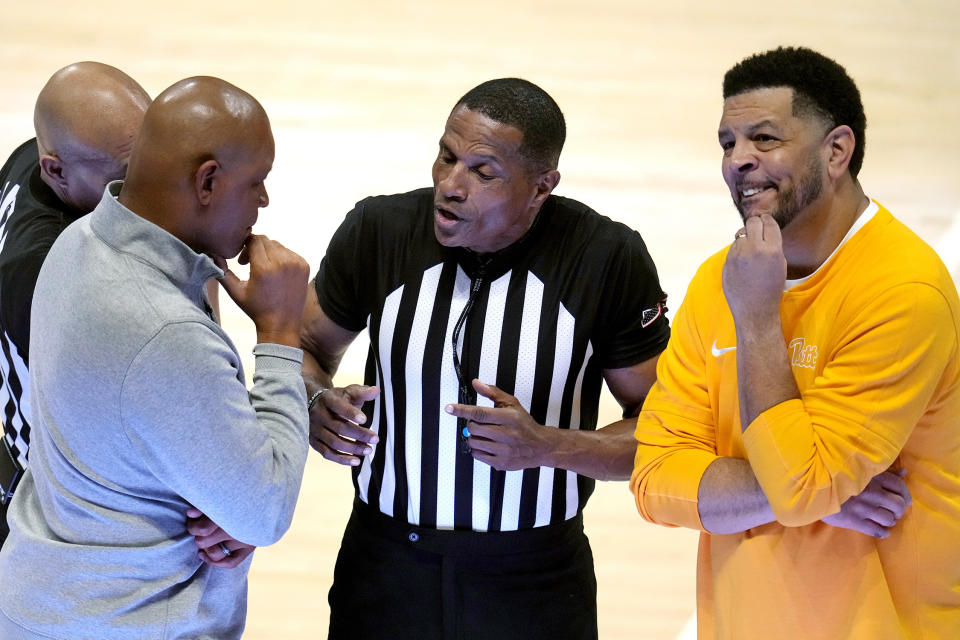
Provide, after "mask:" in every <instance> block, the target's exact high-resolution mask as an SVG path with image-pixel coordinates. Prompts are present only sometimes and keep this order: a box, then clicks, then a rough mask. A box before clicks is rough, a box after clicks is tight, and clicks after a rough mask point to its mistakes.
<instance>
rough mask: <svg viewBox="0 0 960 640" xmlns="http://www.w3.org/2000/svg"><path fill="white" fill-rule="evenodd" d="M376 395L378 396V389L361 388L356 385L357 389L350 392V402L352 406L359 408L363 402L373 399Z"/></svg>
mask: <svg viewBox="0 0 960 640" xmlns="http://www.w3.org/2000/svg"><path fill="white" fill-rule="evenodd" d="M378 395H380V387H363V386H359V385H358V388H356V389H352V390H351V391H350V400H351V402H352V403H353V404H354V406H357V407H359V406H360V405H362V404H363V403H364V402H368V401H370V400H373V399H375V398H376V397H377V396H378Z"/></svg>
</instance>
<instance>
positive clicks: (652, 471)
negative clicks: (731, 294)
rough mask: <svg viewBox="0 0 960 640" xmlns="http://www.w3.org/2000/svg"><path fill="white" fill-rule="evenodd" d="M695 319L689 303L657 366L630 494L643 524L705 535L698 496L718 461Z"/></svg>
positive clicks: (680, 313) (639, 436)
mask: <svg viewBox="0 0 960 640" xmlns="http://www.w3.org/2000/svg"><path fill="white" fill-rule="evenodd" d="M695 282H696V281H695ZM694 287H695V283H691V290H692V289H693V288H694ZM687 299H688V300H689V299H691V296H690V295H689V294H688V296H687ZM693 316H694V312H693V309H692V308H691V305H690V304H688V303H686V302H685V303H684V304H683V305H682V306H681V307H680V310H679V311H678V312H677V314H676V317H675V318H674V321H673V330H672V332H671V335H670V341H669V343H668V344H667V348H666V350H665V351H664V352H663V354H662V355H661V356H660V360H659V362H658V363H657V381H656V383H654V385H653V388H652V389H651V390H650V394H649V395H648V396H647V399H646V401H645V402H644V405H643V411H641V413H640V416H639V418H638V419H637V428H636V432H635V436H636V439H637V454H636V458H635V461H634V470H633V474H632V477H631V479H630V489H631V491H632V492H633V495H634V498H635V500H636V504H637V509H638V510H639V512H640V515H641V516H643V518H644V519H646V520H648V521H650V522H654V523H656V524H663V525H672V526H682V527H689V528H692V529H701V530H702V529H703V525H702V524H701V522H700V513H699V510H698V507H697V493H698V490H699V487H700V480H701V478H702V477H703V473H704V471H706V469H707V467H708V466H709V465H710V463H711V462H713V461H714V460H715V459H716V458H717V457H718V456H717V453H716V451H717V447H716V438H717V435H716V426H715V419H714V414H713V411H712V408H711V405H710V396H709V393H708V391H707V385H706V381H707V380H706V375H707V374H706V359H705V354H704V352H703V348H702V346H701V341H700V339H699V337H698V335H697V327H696V323H695V322H694V319H693Z"/></svg>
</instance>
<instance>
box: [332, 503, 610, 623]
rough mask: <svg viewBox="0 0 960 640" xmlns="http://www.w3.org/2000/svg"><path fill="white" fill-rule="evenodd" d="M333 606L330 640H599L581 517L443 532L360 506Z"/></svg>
mask: <svg viewBox="0 0 960 640" xmlns="http://www.w3.org/2000/svg"><path fill="white" fill-rule="evenodd" d="M329 601H330V635H329V640H379V639H383V640H405V639H410V640H432V639H436V640H488V639H489V640H514V639H516V640H521V639H522V640H595V639H596V638H597V580H596V577H595V576H594V573H593V553H592V552H591V551H590V544H589V542H588V541H587V536H586V535H585V534H584V532H583V518H582V516H579V515H578V516H577V517H575V518H573V519H571V520H568V521H566V522H563V523H560V524H556V525H549V526H546V527H538V528H536V529H529V530H524V531H510V532H489V533H474V532H470V531H438V530H436V529H423V528H420V527H416V526H412V525H408V524H405V523H403V522H401V521H399V520H396V519H394V518H391V517H389V516H386V515H384V514H382V513H380V511H379V510H377V509H375V508H373V507H370V506H368V505H366V504H364V503H363V502H361V501H360V500H355V501H354V507H353V513H352V514H351V516H350V520H349V522H348V523H347V528H346V531H345V532H344V534H343V543H342V545H341V547H340V554H339V556H338V557H337V565H336V568H335V570H334V578H333V587H332V588H331V589H330V596H329Z"/></svg>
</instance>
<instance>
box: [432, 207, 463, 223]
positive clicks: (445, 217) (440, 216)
mask: <svg viewBox="0 0 960 640" xmlns="http://www.w3.org/2000/svg"><path fill="white" fill-rule="evenodd" d="M434 210H435V211H436V214H435V218H436V219H437V220H438V221H440V222H446V223H454V222H459V221H460V219H461V218H460V216H458V215H457V214H455V213H454V212H453V211H450V210H449V209H445V208H443V207H441V206H440V205H435V206H434Z"/></svg>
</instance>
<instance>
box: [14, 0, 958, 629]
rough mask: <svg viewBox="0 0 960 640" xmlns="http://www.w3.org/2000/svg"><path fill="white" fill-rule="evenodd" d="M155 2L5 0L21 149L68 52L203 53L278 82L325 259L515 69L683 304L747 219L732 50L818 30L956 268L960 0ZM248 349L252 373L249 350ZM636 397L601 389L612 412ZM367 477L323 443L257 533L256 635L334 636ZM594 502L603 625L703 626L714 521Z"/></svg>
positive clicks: (175, 64)
mask: <svg viewBox="0 0 960 640" xmlns="http://www.w3.org/2000/svg"><path fill="white" fill-rule="evenodd" d="M144 4H145V5H146V6H144V5H141V4H140V3H126V4H125V3H121V2H118V1H114V0H92V1H91V2H86V3H76V2H66V1H63V0H47V1H46V2H44V3H42V4H40V5H32V4H30V3H24V2H17V3H15V2H12V0H4V2H3V5H4V6H3V8H2V15H3V27H2V29H0V69H2V74H3V75H2V78H0V83H2V88H0V154H2V155H3V157H4V158H5V157H6V155H8V154H9V152H10V151H12V150H13V149H14V147H15V146H16V145H18V144H19V143H20V142H22V141H24V140H26V139H27V138H30V137H32V135H33V133H32V128H33V125H32V113H33V103H34V100H35V98H36V95H37V93H38V92H39V90H40V88H41V87H42V86H43V84H44V83H45V82H46V80H47V78H48V77H49V76H50V75H51V74H52V73H53V72H54V71H56V70H57V69H59V68H60V67H62V66H64V65H66V64H69V63H71V62H75V61H78V60H98V61H101V62H106V63H108V64H112V65H114V66H117V67H119V68H121V69H123V70H124V71H126V72H127V73H129V74H130V75H131V76H133V77H134V78H135V79H137V80H138V81H139V82H140V83H141V84H142V85H143V86H144V87H145V88H146V89H147V91H148V92H149V93H150V94H151V95H156V94H157V93H159V92H160V91H161V90H163V89H164V88H166V87H167V86H169V85H170V84H172V83H173V82H175V81H177V80H179V79H181V78H184V77H187V76H192V75H214V76H219V77H222V78H224V79H226V80H228V81H230V82H232V83H234V84H236V85H238V86H240V87H242V88H243V89H245V90H247V91H249V92H250V93H252V94H253V95H254V96H256V97H257V98H258V99H259V100H260V101H261V102H262V103H263V105H264V107H265V108H266V109H267V112H268V113H269V115H270V118H271V121H272V124H273V130H274V135H275V137H276V162H275V164H274V169H273V172H272V174H271V176H270V178H269V179H268V181H267V188H268V191H269V193H270V206H269V207H268V208H267V209H264V210H263V211H261V214H260V222H259V223H258V224H257V227H256V230H257V232H259V233H265V234H267V235H269V236H271V237H273V238H275V239H278V240H280V241H281V242H283V243H284V244H286V245H287V246H288V247H290V248H292V249H294V250H295V251H297V252H299V253H300V254H301V255H303V256H304V257H305V258H306V259H307V260H308V261H309V262H310V265H311V270H312V271H316V268H317V266H318V265H319V263H320V259H321V258H322V257H323V254H324V250H325V248H326V245H327V242H328V240H329V238H330V236H331V234H332V233H333V231H334V230H335V229H336V227H337V225H338V224H339V223H340V221H341V220H342V218H343V216H344V214H345V213H346V212H347V211H348V210H350V208H351V207H352V206H353V204H354V203H355V202H356V201H357V200H360V199H361V198H363V197H365V196H367V195H373V194H382V193H394V192H400V191H407V190H410V189H413V188H416V187H420V186H426V185H428V184H429V182H430V165H431V163H432V161H433V158H434V156H435V154H436V146H437V141H438V140H439V137H440V135H441V133H442V131H443V125H444V122H445V119H446V117H447V114H448V113H449V111H450V108H451V107H452V106H453V104H454V102H455V101H456V100H457V99H458V98H459V97H460V96H461V95H462V94H463V93H465V92H466V91H467V90H468V89H470V88H471V87H473V86H474V85H476V84H478V83H480V82H482V81H484V80H487V79H490V78H495V77H503V76H520V77H524V78H527V79H529V80H531V81H533V82H536V83H537V84H539V85H540V86H542V87H543V88H544V89H546V90H547V91H548V92H549V93H550V94H551V95H553V97H554V98H555V99H556V100H557V102H558V103H559V105H560V107H561V109H563V111H564V114H565V116H566V118H567V127H568V134H567V144H566V148H565V150H564V152H563V156H562V157H561V160H560V172H561V174H562V176H563V178H562V180H561V182H560V185H559V187H558V189H557V193H559V194H561V195H566V196H569V197H573V198H576V199H578V200H581V201H583V202H585V203H587V204H589V205H590V206H592V207H593V208H595V209H596V210H597V211H599V212H601V213H603V214H605V215H607V216H610V217H612V218H614V219H617V220H620V221H622V222H625V223H626V224H629V225H631V226H633V227H634V228H636V229H638V230H639V231H640V233H641V234H642V235H643V237H644V239H645V241H646V243H647V245H648V248H649V250H650V253H651V255H652V256H653V258H654V260H655V262H656V264H657V267H658V269H659V273H660V279H661V283H662V285H663V287H664V289H665V290H666V291H667V292H668V293H669V295H670V307H671V308H672V309H674V310H675V309H676V308H677V307H678V306H679V304H680V302H681V301H682V299H683V295H684V292H685V289H686V284H687V282H688V281H689V280H690V278H691V277H692V275H693V273H694V271H695V270H696V268H697V266H698V265H699V263H700V262H701V261H702V260H703V259H705V258H706V257H707V256H708V255H710V254H711V253H713V252H714V251H716V250H718V249H719V248H720V247H722V246H723V245H724V244H726V243H727V242H729V241H730V239H731V238H732V236H733V232H734V231H735V230H736V229H737V228H738V227H739V222H738V220H739V218H738V217H737V214H736V212H735V210H734V208H733V206H732V204H731V202H730V198H729V195H728V193H727V190H726V187H725V186H724V184H723V182H722V180H721V177H720V155H721V154H720V149H719V146H718V144H717V134H716V129H717V123H718V121H719V117H720V110H721V106H722V99H721V95H720V83H721V79H722V76H723V73H724V71H725V70H726V69H727V68H729V67H730V66H732V65H733V64H734V63H736V62H737V61H738V60H740V59H741V58H743V57H745V56H748V55H750V54H752V53H756V52H759V51H762V50H766V49H769V48H772V47H776V46H777V45H781V44H789V45H804V46H808V47H811V48H814V49H817V50H819V51H821V52H822V53H824V54H826V55H828V56H830V57H833V58H835V59H836V60H837V61H838V62H840V63H841V64H842V65H844V66H845V67H846V68H847V70H848V71H849V72H850V74H851V75H852V77H853V78H854V79H855V80H856V81H857V83H858V85H859V87H860V90H861V93H862V97H863V102H864V105H865V107H866V112H867V122H868V126H867V146H866V159H865V162H864V167H863V170H862V172H861V174H860V179H861V182H862V184H863V185H864V188H865V189H866V191H867V193H868V194H869V195H870V196H871V197H873V198H875V199H877V200H879V201H880V202H881V203H882V204H884V205H885V206H887V207H888V208H889V209H890V210H891V211H893V213H894V215H896V216H898V217H899V218H901V219H902V220H903V221H905V222H906V223H907V224H908V225H910V226H911V227H912V228H913V229H914V230H915V231H917V233H919V234H920V235H921V236H922V237H924V238H925V239H926V240H927V241H928V242H930V243H931V244H932V245H933V246H934V247H935V248H936V249H937V250H938V251H940V253H941V255H942V257H943V258H944V261H945V262H946V263H947V264H948V266H949V267H950V269H951V271H952V273H953V274H954V280H955V281H956V279H957V275H958V274H960V222H958V218H960V159H958V158H960V124H958V121H960V36H958V34H960V3H958V2H956V0H914V1H910V2H907V1H905V0H851V1H849V2H842V3H841V2H833V1H825V0H808V1H807V2H804V3H797V2H793V1H791V2H781V1H779V0H771V1H768V2H764V3H755V4H753V5H744V4H736V5H734V4H730V3H723V4H721V3H714V2H707V1H706V0H675V1H674V2H669V3H652V2H645V1H641V0H632V1H628V0H592V1H591V2H575V1H573V0H553V1H551V2H546V1H545V0H512V1H506V0H487V2H484V3H480V4H467V3H454V2H439V1H434V0H407V1H406V2H403V3H394V2H387V1H385V0H356V1H355V2H352V3H346V2H343V3H341V2H323V1H315V2H297V1H295V0H273V1H272V2H269V3H264V2H253V1H251V0H232V1H230V2H224V1H221V0H209V1H207V2H202V3H200V2H187V1H185V0H167V1H166V2H164V3H162V4H163V5H164V6H163V7H162V8H160V7H159V5H160V4H161V3H149V4H146V3H144ZM362 259H363V256H358V260H362ZM629 293H630V292H624V295H629ZM221 305H222V315H223V323H224V325H225V326H226V327H227V328H228V331H229V332H230V333H231V336H232V337H233V338H234V340H235V342H236V343H237V345H238V347H239V348H240V350H241V353H249V351H250V348H252V345H253V342H254V340H255V335H254V331H253V325H252V323H250V322H249V321H248V320H247V319H246V318H245V317H244V316H243V315H242V314H241V313H240V312H239V311H238V310H237V309H236V308H235V307H234V306H233V305H232V303H231V302H230V301H229V299H228V298H227V297H226V296H225V295H223V296H222V297H221ZM365 352H366V337H365V336H361V338H360V339H358V340H357V342H356V344H355V345H354V346H353V347H352V348H351V350H350V352H349V353H348V356H347V358H346V359H345V361H344V363H343V365H342V366H341V370H340V374H339V375H338V378H337V380H338V382H340V383H341V384H346V383H348V382H356V381H360V379H361V378H362V366H363V360H364V358H365ZM247 366H248V376H249V372H252V361H251V360H250V359H249V358H248V363H247ZM618 413H619V412H618V407H617V406H616V404H615V403H614V402H613V400H612V398H610V397H609V395H608V396H606V398H605V401H604V405H603V409H602V413H601V423H605V422H607V421H612V420H613V419H615V418H616V417H618ZM242 490H243V488H242V487H238V488H237V491H242ZM351 491H352V489H351V485H350V479H349V471H348V470H347V469H346V468H342V467H338V466H336V465H334V464H332V463H329V462H327V461H325V460H323V459H322V458H320V456H319V455H317V454H315V453H314V454H312V455H311V458H310V460H309V462H308V464H307V472H306V476H305V478H304V484H303V490H302V494H301V499H300V504H299V506H298V508H297V514H296V516H295V519H294V523H293V526H292V528H291V530H290V532H289V533H288V534H287V536H286V537H285V538H284V539H283V540H282V541H281V542H279V543H278V544H276V545H274V546H273V547H270V548H265V549H260V550H258V551H257V554H256V557H255V560H254V563H253V568H252V570H251V574H250V600H249V609H248V610H249V616H248V624H247V633H246V634H245V636H244V637H245V638H251V639H268V638H270V639H274V638H291V639H299V638H324V637H326V629H327V616H328V610H327V603H326V596H327V590H328V588H329V586H330V582H331V577H332V571H333V564H334V559H335V557H336V551H337V548H338V546H339V539H340V535H341V533H342V530H343V526H344V524H345V523H346V519H347V514H348V512H349V507H350V501H351V496H352V493H351ZM229 498H230V497H229V496H225V499H229ZM586 522H587V525H586V526H587V533H588V535H589V536H590V538H591V540H592V542H593V545H594V553H595V556H596V561H597V576H598V580H599V608H600V637H601V638H602V639H604V640H620V639H623V640H626V639H628V638H630V639H646V638H651V639H660V638H663V639H671V640H672V639H674V638H679V637H691V636H690V622H691V616H692V614H693V611H694V604H695V598H694V592H695V584H694V578H695V574H694V566H695V562H696V541H697V534H696V532H693V531H685V530H672V529H665V528H660V527H655V526H653V525H649V524H646V523H645V522H643V521H641V519H640V518H639V516H638V515H637V514H636V509H635V507H634V505H633V501H632V498H631V496H630V493H629V491H628V489H627V486H626V484H623V483H601V484H598V489H597V492H596V494H595V496H594V498H593V499H592V501H591V503H590V505H589V506H588V508H587V511H586Z"/></svg>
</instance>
